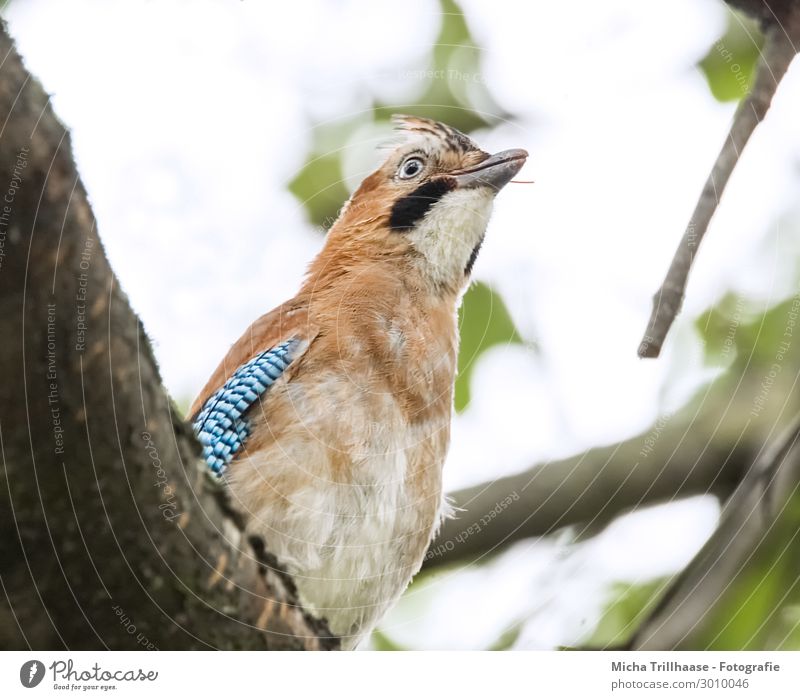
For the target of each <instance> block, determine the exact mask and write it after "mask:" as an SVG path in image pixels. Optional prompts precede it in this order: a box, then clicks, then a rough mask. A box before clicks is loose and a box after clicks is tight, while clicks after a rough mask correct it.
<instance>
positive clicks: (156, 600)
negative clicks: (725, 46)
mask: <svg viewBox="0 0 800 700" xmlns="http://www.w3.org/2000/svg"><path fill="white" fill-rule="evenodd" d="M0 62H1V63H0V200H2V201H0V216H1V217H2V218H0V337H2V342H1V343H0V367H1V368H2V372H3V379H2V381H1V382H0V449H1V453H0V461H1V463H2V475H1V480H0V523H1V526H0V531H1V532H2V535H3V536H2V538H0V582H1V583H2V595H1V596H0V647H3V648H26V647H29V648H35V649H44V648H54V649H58V648H69V649H83V648H89V649H92V648H96V649H103V648H111V649H146V648H160V649H203V648H211V649H213V648H226V649H231V648H239V649H267V648H269V649H287V648H289V649H302V648H311V649H316V648H332V647H335V646H336V645H337V640H336V639H335V638H332V637H331V635H330V633H329V632H328V630H327V628H326V626H325V624H324V622H320V621H317V620H315V619H314V618H312V617H311V616H310V615H308V614H307V613H305V612H304V611H303V610H302V608H300V607H299V605H298V604H297V600H296V595H295V590H294V586H293V584H292V582H291V580H290V579H289V578H288V577H287V576H286V575H284V574H283V573H281V572H280V571H279V566H277V563H276V562H275V561H274V560H273V559H272V558H271V557H270V556H269V554H268V553H267V552H266V551H265V550H264V543H262V542H251V541H247V540H246V539H244V537H243V535H242V521H241V519H240V518H238V517H237V516H236V514H235V513H233V512H232V511H231V510H230V509H229V508H228V506H227V504H226V503H225V501H224V496H223V494H222V493H221V492H220V491H219V490H218V489H216V488H214V486H213V485H212V484H211V483H210V482H209V481H207V478H206V477H205V476H204V474H203V470H202V469H201V468H200V466H199V464H200V463H199V460H198V449H197V444H196V443H195V441H194V439H193V437H192V435H191V432H190V430H189V428H188V426H187V425H186V424H185V423H184V422H183V421H182V420H181V418H180V417H178V416H177V415H176V413H175V411H174V409H173V405H172V403H171V401H170V399H169V397H168V396H167V394H166V392H165V391H164V389H163V388H162V384H161V379H160V376H159V372H158V368H157V366H156V363H155V360H154V358H153V353H152V349H151V346H150V343H149V342H148V339H147V336H146V334H145V332H144V330H143V328H142V324H141V322H140V321H139V319H138V318H137V317H136V315H135V314H134V313H133V312H132V311H131V308H130V306H129V305H128V301H127V299H126V297H125V294H124V293H123V292H122V291H121V290H120V287H119V284H118V282H117V280H116V279H115V277H114V274H113V272H112V270H111V268H110V267H109V264H108V261H107V259H106V256H105V254H104V251H103V245H102V243H101V241H100V238H99V235H98V231H97V229H96V226H95V220H94V217H93V214H92V211H91V208H90V206H89V203H88V201H87V197H86V192H85V190H84V187H83V185H82V183H81V181H80V178H79V177H78V175H77V172H76V169H75V164H74V162H73V159H72V154H71V147H70V138H69V134H68V133H67V131H66V129H65V128H64V127H63V126H62V125H61V123H60V122H59V121H58V120H57V118H56V117H55V115H54V114H53V111H52V109H51V107H50V105H49V99H48V97H47V95H46V94H45V93H44V91H43V90H42V88H41V87H40V85H39V84H38V83H37V81H36V80H35V79H33V78H32V77H31V76H30V75H29V74H28V73H27V71H26V70H25V68H24V66H23V64H22V62H21V60H20V58H19V56H18V55H17V53H16V51H15V49H14V46H13V43H12V42H11V40H10V39H9V37H8V34H7V32H6V29H5V25H0ZM141 274H144V275H146V274H148V271H147V270H142V271H141ZM154 283H158V284H162V285H163V286H164V288H165V289H166V288H168V285H169V280H154ZM187 311H188V310H187Z"/></svg>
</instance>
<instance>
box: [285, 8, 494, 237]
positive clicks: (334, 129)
mask: <svg viewBox="0 0 800 700" xmlns="http://www.w3.org/2000/svg"><path fill="white" fill-rule="evenodd" d="M440 2H441V25H440V29H439V34H438V36H437V38H436V41H435V43H434V45H433V46H432V47H431V53H430V57H429V64H428V66H427V67H426V68H425V70H424V71H419V73H420V75H421V77H420V79H419V82H420V94H419V96H418V98H417V99H416V100H415V101H414V102H413V103H409V104H391V105H387V104H382V103H380V102H378V101H376V102H375V104H374V106H373V109H372V114H371V115H370V118H371V121H372V122H374V123H381V124H385V126H386V128H387V131H388V129H389V120H390V118H391V116H392V115H393V114H404V113H409V114H414V115H417V116H420V117H428V118H430V119H437V120H439V121H444V122H446V123H448V124H449V125H450V126H454V127H455V128H457V129H460V130H461V131H464V132H466V133H469V132H470V131H474V130H475V129H478V128H481V127H485V126H487V125H489V123H490V120H489V118H488V117H487V116H485V114H486V113H490V114H491V115H492V118H491V123H495V122H498V121H500V120H501V119H504V118H507V117H508V115H505V114H503V111H502V109H501V108H500V107H498V106H497V104H496V102H495V101H494V100H493V99H492V97H491V94H490V92H489V90H488V89H487V87H486V85H485V83H484V82H483V80H482V78H481V75H482V74H481V72H480V48H479V47H478V46H477V45H476V44H475V42H474V41H473V39H472V36H471V35H470V32H469V28H468V26H467V22H466V20H465V18H464V15H463V13H462V11H461V9H460V8H459V7H458V6H457V5H456V3H455V2H453V0H440ZM410 72H412V71H410ZM413 72H414V73H416V72H417V71H413ZM423 74H424V75H423ZM476 102H477V103H479V104H480V105H481V106H482V109H481V111H480V112H478V111H477V110H476V109H474V108H473V107H472V105H473V103H476ZM363 123H364V116H363V115H359V116H357V117H354V118H352V119H351V120H349V121H342V122H339V123H336V124H327V125H324V126H318V127H317V128H316V129H315V131H314V137H313V146H312V149H311V153H310V154H309V156H308V158H307V160H306V163H305V165H304V166H303V168H302V169H301V170H300V172H299V173H298V175H297V176H296V177H295V178H294V179H293V180H292V181H291V182H290V183H289V190H290V191H291V193H292V194H293V195H294V196H295V197H297V198H298V199H299V200H300V201H301V202H302V203H303V205H304V206H305V208H306V211H307V212H308V215H309V217H310V219H311V221H312V222H313V223H314V224H315V225H317V226H320V227H323V228H329V227H330V225H331V224H332V223H333V221H335V219H336V216H337V213H338V211H339V208H340V207H341V206H342V204H343V203H344V201H345V199H347V197H348V194H349V193H348V192H347V189H346V187H345V185H344V182H343V181H342V168H341V157H342V151H341V149H342V147H343V146H344V145H345V144H346V143H347V140H348V138H349V137H350V136H351V135H352V134H353V132H354V131H355V129H356V128H357V127H359V126H360V125H362V124H363Z"/></svg>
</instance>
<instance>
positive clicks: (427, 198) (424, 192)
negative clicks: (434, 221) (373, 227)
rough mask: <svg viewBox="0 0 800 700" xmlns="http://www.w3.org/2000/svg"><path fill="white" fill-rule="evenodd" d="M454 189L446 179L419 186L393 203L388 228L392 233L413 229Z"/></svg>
mask: <svg viewBox="0 0 800 700" xmlns="http://www.w3.org/2000/svg"><path fill="white" fill-rule="evenodd" d="M454 187H455V182H453V180H451V179H450V178H446V177H441V178H438V179H436V180H430V181H429V182H426V183H425V184H424V185H420V186H419V187H417V189H415V190H414V191H413V192H412V193H411V194H408V195H406V196H405V197H402V198H401V199H398V200H397V201H396V202H395V204H394V206H393V207H392V213H391V214H390V215H389V227H390V228H391V229H392V230H393V231H408V230H410V229H412V228H414V226H416V225H417V223H418V222H419V221H420V220H421V219H422V218H423V217H424V216H425V214H427V213H428V210H429V209H430V208H431V207H432V206H433V205H434V204H436V202H438V201H439V200H440V199H441V198H442V197H443V196H444V195H446V194H447V193H448V192H450V190H452V189H453V188H454Z"/></svg>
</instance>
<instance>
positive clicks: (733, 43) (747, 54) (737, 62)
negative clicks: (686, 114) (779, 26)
mask: <svg viewBox="0 0 800 700" xmlns="http://www.w3.org/2000/svg"><path fill="white" fill-rule="evenodd" d="M763 43H764V36H763V35H762V34H761V32H760V30H759V28H758V23H757V22H755V21H754V20H751V19H749V18H747V17H745V16H744V15H741V14H738V13H731V15H730V18H729V20H728V29H727V31H726V32H725V34H724V35H723V36H721V37H720V38H719V39H718V40H717V41H716V42H715V43H714V45H713V46H712V47H711V48H710V49H709V51H708V53H707V54H706V56H705V58H703V60H702V61H700V63H699V64H698V66H699V68H700V69H701V70H702V71H703V74H704V75H705V77H706V80H707V81H708V87H709V89H710V90H711V94H712V95H714V97H715V98H716V99H717V100H719V101H720V102H730V101H732V100H740V99H742V98H743V97H745V96H746V95H747V93H748V92H749V91H750V86H751V85H752V81H753V75H754V71H755V67H756V62H757V61H758V57H759V54H760V51H761V47H762V45H763Z"/></svg>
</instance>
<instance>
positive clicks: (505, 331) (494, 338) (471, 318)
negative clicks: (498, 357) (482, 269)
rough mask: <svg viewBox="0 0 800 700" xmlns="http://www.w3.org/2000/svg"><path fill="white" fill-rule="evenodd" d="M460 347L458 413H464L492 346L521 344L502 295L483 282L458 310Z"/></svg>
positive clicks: (466, 296)
mask: <svg viewBox="0 0 800 700" xmlns="http://www.w3.org/2000/svg"><path fill="white" fill-rule="evenodd" d="M458 326H459V329H460V331H461V345H460V347H459V349H458V376H457V377H456V392H455V394H456V398H455V403H456V410H457V411H463V410H464V409H465V408H466V407H467V406H468V405H469V401H470V380H471V378H472V370H473V369H474V367H475V362H476V360H477V359H478V357H480V355H481V354H482V353H484V352H485V351H486V350H488V349H489V348H490V347H492V346H493V345H507V344H509V343H522V338H521V337H520V335H519V333H518V332H517V328H516V326H515V325H514V321H512V320H511V315H510V314H509V313H508V309H507V308H506V305H505V304H504V303H503V300H502V299H501V298H500V295H499V294H497V293H495V292H494V291H492V288H491V287H489V286H488V285H486V284H483V283H482V282H477V283H475V284H473V285H471V286H470V288H469V289H468V290H467V293H466V294H465V295H464V300H463V302H462V304H461V308H460V309H459V310H458Z"/></svg>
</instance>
